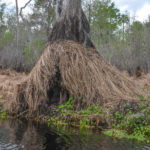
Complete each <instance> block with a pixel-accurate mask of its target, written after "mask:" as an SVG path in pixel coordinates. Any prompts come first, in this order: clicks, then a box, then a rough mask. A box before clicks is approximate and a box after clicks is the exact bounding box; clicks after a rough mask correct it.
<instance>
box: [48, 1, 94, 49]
mask: <svg viewBox="0 0 150 150" xmlns="http://www.w3.org/2000/svg"><path fill="white" fill-rule="evenodd" d="M89 34H90V26H89V23H88V20H87V18H86V16H85V14H84V12H83V10H82V7H81V0H57V6H56V23H55V25H54V27H53V30H52V33H51V35H50V37H49V41H56V40H73V41H76V42H79V43H81V44H84V46H86V47H93V48H94V45H93V43H92V42H91V40H90V36H89Z"/></svg>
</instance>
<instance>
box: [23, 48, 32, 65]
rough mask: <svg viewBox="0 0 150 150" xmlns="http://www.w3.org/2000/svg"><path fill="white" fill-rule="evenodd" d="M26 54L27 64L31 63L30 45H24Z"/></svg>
mask: <svg viewBox="0 0 150 150" xmlns="http://www.w3.org/2000/svg"><path fill="white" fill-rule="evenodd" d="M24 56H25V58H26V60H27V64H28V65H30V64H31V50H30V49H29V47H28V45H25V47H24Z"/></svg>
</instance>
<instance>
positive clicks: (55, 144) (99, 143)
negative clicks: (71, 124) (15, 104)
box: [0, 120, 150, 150]
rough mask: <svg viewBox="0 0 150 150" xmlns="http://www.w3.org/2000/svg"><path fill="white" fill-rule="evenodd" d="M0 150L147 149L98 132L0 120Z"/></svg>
mask: <svg viewBox="0 0 150 150" xmlns="http://www.w3.org/2000/svg"><path fill="white" fill-rule="evenodd" d="M0 150H150V145H147V144H142V143H139V142H137V141H134V140H126V139H113V138H111V137H107V136H105V135H103V134H101V133H100V132H98V131H97V132H96V131H88V132H87V134H83V133H82V134H81V133H80V131H79V130H77V129H64V128H62V129H61V128H59V129H58V128H54V127H52V126H51V127H48V125H47V124H39V123H37V122H32V121H26V120H7V121H0Z"/></svg>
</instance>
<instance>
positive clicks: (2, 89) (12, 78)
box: [0, 70, 25, 102]
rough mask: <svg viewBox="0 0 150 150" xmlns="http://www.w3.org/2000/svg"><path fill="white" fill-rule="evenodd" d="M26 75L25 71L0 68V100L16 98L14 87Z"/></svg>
mask: <svg viewBox="0 0 150 150" xmlns="http://www.w3.org/2000/svg"><path fill="white" fill-rule="evenodd" d="M24 77H25V74H24V73H17V72H15V71H13V70H0V102H5V101H10V100H12V99H13V98H14V88H15V86H16V84H17V83H18V82H20V81H21V80H22V79H23V78H24Z"/></svg>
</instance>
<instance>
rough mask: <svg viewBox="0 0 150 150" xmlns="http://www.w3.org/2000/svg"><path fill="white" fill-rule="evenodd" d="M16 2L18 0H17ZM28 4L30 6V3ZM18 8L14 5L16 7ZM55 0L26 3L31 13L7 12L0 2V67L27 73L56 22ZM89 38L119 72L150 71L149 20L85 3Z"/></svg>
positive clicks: (106, 0)
mask: <svg viewBox="0 0 150 150" xmlns="http://www.w3.org/2000/svg"><path fill="white" fill-rule="evenodd" d="M16 2H17V0H16ZM30 2H31V3H30ZM16 4H17V3H16ZM55 5H56V1H55V0H29V3H28V7H31V9H32V11H31V12H29V13H28V14H27V13H24V12H25V9H26V7H22V8H20V9H19V8H18V7H17V5H16V6H14V8H13V9H10V8H8V7H7V6H6V4H4V3H2V1H1V0H0V65H1V66H2V67H3V68H12V69H15V70H17V71H30V70H31V69H32V67H33V66H34V64H35V63H36V61H37V59H38V58H39V56H40V55H41V53H42V50H43V48H44V46H45V44H46V43H47V41H48V38H49V33H50V32H51V29H52V27H53V24H54V21H55ZM83 8H84V10H85V12H86V15H87V17H88V20H89V22H90V25H91V38H92V40H93V42H94V44H95V45H96V47H97V49H98V50H99V52H100V54H101V55H102V56H104V57H105V59H107V60H108V62H109V63H110V64H112V65H114V66H116V67H117V68H118V69H120V70H127V71H128V72H129V73H130V74H134V73H135V70H136V68H137V67H138V66H140V68H141V69H142V70H143V71H144V72H145V73H148V72H149V71H150V61H149V60H150V42H149V41H150V19H149V20H147V21H146V22H143V23H142V22H139V21H136V20H135V19H133V18H131V17H130V16H129V14H128V12H126V13H124V14H122V13H121V12H120V10H119V9H117V8H116V6H115V4H114V3H113V2H111V0H84V1H83Z"/></svg>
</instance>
